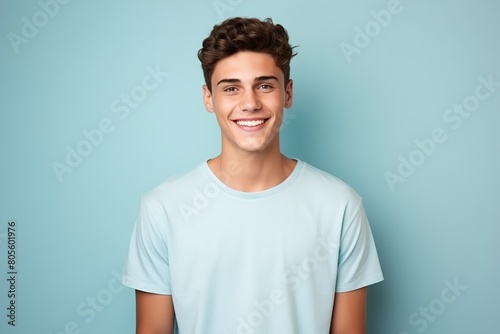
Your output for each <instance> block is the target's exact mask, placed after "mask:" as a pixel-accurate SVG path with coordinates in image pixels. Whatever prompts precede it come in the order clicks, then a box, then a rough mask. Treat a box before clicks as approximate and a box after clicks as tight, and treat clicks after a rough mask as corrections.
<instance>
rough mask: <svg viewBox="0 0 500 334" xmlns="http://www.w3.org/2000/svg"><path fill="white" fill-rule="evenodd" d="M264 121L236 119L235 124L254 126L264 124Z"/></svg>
mask: <svg viewBox="0 0 500 334" xmlns="http://www.w3.org/2000/svg"><path fill="white" fill-rule="evenodd" d="M265 121H266V120H265V119H253V120H239V121H236V124H238V125H239V126H246V127H254V126H259V125H261V124H264V122H265Z"/></svg>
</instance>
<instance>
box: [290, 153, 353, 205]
mask: <svg viewBox="0 0 500 334" xmlns="http://www.w3.org/2000/svg"><path fill="white" fill-rule="evenodd" d="M302 165H303V166H302V169H303V170H302V173H301V175H300V179H301V188H305V189H307V190H308V191H309V192H311V193H313V194H317V195H318V196H326V197H329V198H333V199H336V200H340V201H345V202H349V203H361V201H362V199H361V196H360V195H359V194H358V193H357V192H356V190H354V189H353V188H352V187H351V186H350V185H349V184H347V183H346V182H344V181H343V180H341V179H340V178H338V177H336V176H334V175H332V174H330V173H329V172H326V171H324V170H322V169H319V168H317V167H314V166H312V165H310V164H308V163H306V162H302Z"/></svg>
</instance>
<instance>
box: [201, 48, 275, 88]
mask: <svg viewBox="0 0 500 334" xmlns="http://www.w3.org/2000/svg"><path fill="white" fill-rule="evenodd" d="M269 75H272V76H275V77H277V78H278V79H279V80H280V81H282V80H284V75H283V72H282V71H281V69H280V68H279V67H278V66H276V63H275V61H274V59H273V57H272V56H271V55H270V54H268V53H263V52H252V51H240V52H238V53H235V54H234V55H231V56H229V57H226V58H223V59H221V60H219V61H218V62H217V64H216V65H215V68H214V72H213V74H212V80H211V81H212V83H214V82H218V81H219V80H222V79H239V80H241V81H248V80H251V81H253V80H254V79H255V78H257V77H261V76H269Z"/></svg>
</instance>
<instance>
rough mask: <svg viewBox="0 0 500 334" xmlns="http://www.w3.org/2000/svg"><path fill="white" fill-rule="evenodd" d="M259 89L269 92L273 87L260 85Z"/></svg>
mask: <svg viewBox="0 0 500 334" xmlns="http://www.w3.org/2000/svg"><path fill="white" fill-rule="evenodd" d="M259 89H260V90H264V91H269V90H272V89H273V86H271V85H269V84H262V85H260V86H259Z"/></svg>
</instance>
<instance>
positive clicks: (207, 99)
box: [203, 85, 214, 112]
mask: <svg viewBox="0 0 500 334" xmlns="http://www.w3.org/2000/svg"><path fill="white" fill-rule="evenodd" d="M203 103H204V104H205V108H206V109H207V111H208V112H214V105H213V101H212V93H211V92H210V89H208V87H207V85H203Z"/></svg>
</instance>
